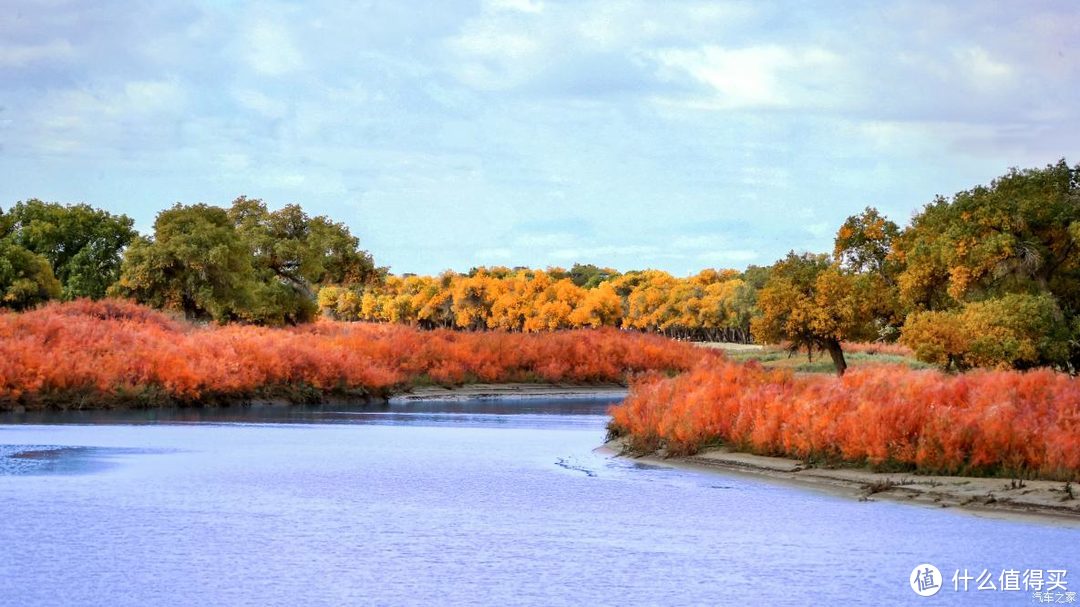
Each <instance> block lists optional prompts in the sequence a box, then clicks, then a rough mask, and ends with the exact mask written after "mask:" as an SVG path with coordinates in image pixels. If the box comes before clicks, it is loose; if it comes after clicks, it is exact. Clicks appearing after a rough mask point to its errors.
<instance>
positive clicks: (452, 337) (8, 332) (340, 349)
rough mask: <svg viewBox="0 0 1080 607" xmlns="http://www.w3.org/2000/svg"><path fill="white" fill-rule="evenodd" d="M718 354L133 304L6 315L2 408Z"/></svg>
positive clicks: (337, 388) (669, 363) (351, 391)
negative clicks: (280, 324) (186, 316)
mask: <svg viewBox="0 0 1080 607" xmlns="http://www.w3.org/2000/svg"><path fill="white" fill-rule="evenodd" d="M710 356H714V355H712V354H710V353H706V352H704V351H702V350H700V349H698V348H695V347H693V346H689V345H686V344H679V343H675V342H671V341H670V340H667V339H664V338H662V337H657V336H649V335H642V334H639V333H633V332H625V331H619V330H616V329H597V330H576V331H563V332H556V333H551V334H544V335H525V334H520V333H517V334H512V333H501V332H484V333H457V332H453V331H448V330H438V331H420V330H417V329H415V328H410V327H405V326H400V325H376V324H366V323H336V322H318V323H315V324H312V325H307V326H303V327H297V328H290V329H273V328H264V327H253V326H238V325H233V326H224V327H222V326H199V325H193V324H190V323H187V322H184V321H180V320H177V319H174V318H172V317H170V316H168V315H166V314H163V313H161V312H156V311H153V310H150V309H148V308H145V307H142V306H139V305H136V304H133V303H129V302H125V301H109V300H106V301H98V302H90V301H76V302H71V303H64V304H51V305H48V306H45V307H43V308H40V309H37V310H33V311H30V312H25V313H22V314H15V313H0V410H3V409H10V408H12V407H15V406H25V407H46V406H51V407H60V408H68V407H103V406H121V405H123V406H158V405H161V404H167V403H179V404H198V403H207V402H213V401H215V400H220V401H223V402H228V401H232V400H237V399H241V400H242V399H245V398H250V397H256V396H267V397H269V396H286V397H292V398H299V399H313V398H318V397H320V396H321V395H325V394H332V393H337V394H347V395H359V396H364V395H373V396H382V395H385V394H387V393H388V392H390V391H392V390H394V389H398V388H401V387H403V386H406V385H409V384H412V383H416V382H423V381H433V382H437V383H441V384H457V383H462V382H466V381H485V382H504V381H548V382H621V381H625V379H626V377H627V375H628V374H632V373H637V372H641V371H649V370H661V371H665V372H678V371H683V370H687V369H689V368H690V367H692V366H693V364H694V363H695V362H696V361H697V360H699V359H702V358H708V357H710Z"/></svg>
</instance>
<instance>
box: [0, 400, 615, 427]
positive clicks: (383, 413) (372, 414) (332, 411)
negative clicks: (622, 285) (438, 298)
mask: <svg viewBox="0 0 1080 607" xmlns="http://www.w3.org/2000/svg"><path fill="white" fill-rule="evenodd" d="M616 402H618V399H612V398H610V397H602V398H566V399H556V400H542V399H535V398H531V399H519V400H514V399H499V400H493V399H485V400H475V401H407V402H394V403H385V402H382V403H364V402H356V403H352V404H349V405H347V406H344V405H340V404H333V405H282V404H257V405H251V406H232V407H206V408H170V409H138V410H100V409H99V410H79V411H26V412H21V413H13V412H0V424H162V423H164V424H179V423H281V422H284V423H320V424H332V423H348V424H355V423H361V424H364V423H405V424H408V423H436V424H437V423H444V422H447V421H451V422H453V423H455V424H459V425H460V424H466V425H468V424H472V423H492V424H500V423H501V424H509V425H517V424H523V425H524V426H525V427H528V426H530V425H531V426H537V425H538V424H539V425H541V426H549V425H550V423H551V422H552V421H554V422H555V423H556V424H570V425H580V420H578V419H577V418H578V417H579V416H592V417H597V418H599V417H600V416H605V415H606V414H607V410H608V408H609V407H610V406H611V405H613V404H615V403H616ZM521 416H557V417H558V418H559V419H555V420H552V419H540V420H535V422H530V421H529V420H528V419H526V418H524V417H521ZM502 418H505V419H502ZM514 418H517V419H514ZM568 418H574V419H568ZM586 423H589V424H593V425H596V424H597V423H601V424H602V423H603V420H600V419H592V420H588V421H587V422H586Z"/></svg>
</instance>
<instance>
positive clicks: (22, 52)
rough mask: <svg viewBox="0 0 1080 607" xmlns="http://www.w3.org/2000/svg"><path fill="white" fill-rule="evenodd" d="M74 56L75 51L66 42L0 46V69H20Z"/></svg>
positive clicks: (55, 41)
mask: <svg viewBox="0 0 1080 607" xmlns="http://www.w3.org/2000/svg"><path fill="white" fill-rule="evenodd" d="M74 55H75V49H74V48H73V47H72V46H71V43H70V42H68V41H67V40H53V41H51V42H46V43H45V44H29V45H25V46H12V45H0V67H14V68H21V67H27V66H30V65H34V64H36V63H44V62H49V61H56V60H61V59H68V58H71V57H73V56H74Z"/></svg>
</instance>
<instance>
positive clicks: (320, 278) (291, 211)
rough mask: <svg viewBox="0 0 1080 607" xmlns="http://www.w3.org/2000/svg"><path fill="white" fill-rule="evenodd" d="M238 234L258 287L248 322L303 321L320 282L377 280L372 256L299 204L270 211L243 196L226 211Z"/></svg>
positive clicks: (340, 228) (312, 310)
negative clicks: (248, 257) (308, 212)
mask: <svg viewBox="0 0 1080 607" xmlns="http://www.w3.org/2000/svg"><path fill="white" fill-rule="evenodd" d="M228 216H229V219H230V220H231V221H232V223H233V225H234V226H235V228H236V231H237V234H238V235H239V236H240V238H241V239H242V240H243V241H244V243H245V244H246V245H247V246H248V247H249V248H250V250H251V254H252V267H253V269H254V271H255V276H256V282H257V286H256V287H255V289H254V292H253V295H254V299H253V305H252V309H251V314H252V320H255V321H257V322H263V323H267V324H283V323H297V322H307V321H309V320H311V319H312V318H313V317H314V315H315V313H316V311H317V309H318V308H317V305H316V302H315V297H316V293H317V291H318V289H319V287H320V286H325V285H330V284H335V285H360V284H365V283H370V282H375V281H378V280H379V279H380V278H381V274H380V271H379V270H377V269H376V268H375V266H374V263H373V261H372V258H371V255H369V254H368V253H367V252H366V251H363V250H361V249H360V248H359V241H358V240H357V239H356V237H354V236H353V235H352V234H351V233H350V232H349V229H348V228H347V227H346V226H345V225H344V224H341V223H334V222H333V221H331V220H329V219H327V218H326V217H322V216H319V217H309V216H308V215H307V214H306V213H305V212H304V211H303V209H301V208H300V207H299V206H298V205H294V204H291V205H286V206H284V207H282V208H281V209H279V210H277V211H269V210H268V209H267V207H266V205H265V204H264V203H263V202H262V201H261V200H258V199H253V198H247V197H246V196H241V197H239V198H237V199H236V200H235V201H233V204H232V206H231V207H230V208H229V211H228Z"/></svg>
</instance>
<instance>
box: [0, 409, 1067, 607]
mask: <svg viewBox="0 0 1080 607" xmlns="http://www.w3.org/2000/svg"><path fill="white" fill-rule="evenodd" d="M609 404H610V401H605V400H602V399H582V400H563V401H545V400H519V401H499V402H492V401H472V402H411V403H402V404H394V405H387V406H374V407H363V406H356V407H342V406H326V407H314V408H305V407H293V408H287V407H280V406H279V407H252V408H232V409H224V410H201V411H200V410H188V411H134V412H91V413H52V414H37V415H35V414H24V415H14V414H7V415H6V416H0V424H2V425H0V517H2V524H0V604H3V605H20V606H24V605H109V606H119V605H139V606H145V605H544V606H553V605H733V604H737V605H759V604H760V605H807V604H843V603H856V604H862V603H874V604H907V603H911V604H925V602H926V601H928V600H929V601H933V602H935V603H938V604H942V603H944V604H1002V605H1026V604H1034V603H1035V601H1034V599H1033V597H1032V593H1031V592H1028V591H1002V590H997V591H990V590H977V589H976V584H975V581H972V582H970V587H969V590H968V591H967V592H964V591H963V590H962V588H961V589H960V590H954V589H953V585H952V582H951V581H950V579H949V578H951V576H952V575H953V573H954V572H955V571H957V570H961V571H962V570H964V569H967V570H968V571H969V572H970V574H971V575H972V576H975V575H978V574H980V573H981V572H982V571H983V570H984V569H985V570H987V571H988V572H990V574H991V575H992V576H993V578H994V583H995V585H996V586H1000V585H1001V584H1000V579H999V574H1000V573H1001V572H1002V571H1005V570H1018V571H1020V572H1023V571H1025V570H1027V569H1038V570H1053V569H1065V570H1067V571H1068V573H1067V577H1066V581H1067V582H1068V583H1069V587H1068V590H1069V591H1075V590H1076V587H1077V586H1080V569H1078V568H1077V566H1078V565H1080V560H1078V550H1080V548H1078V547H1080V530H1078V529H1077V528H1075V527H1067V526H1062V525H1057V524H1050V523H1042V522H1031V521H1017V520H1000V519H991V518H983V517H979V516H975V515H972V514H968V513H964V512H959V511H954V510H942V509H934V508H929V507H924V506H912V505H906V504H898V503H892V502H887V501H883V502H858V501H856V500H853V499H850V498H846V497H839V496H834V495H830V494H828V493H825V492H819V491H814V490H807V489H802V488H793V487H789V486H786V485H781V484H775V483H772V482H768V481H765V480H760V479H757V478H753V477H747V476H740V475H727V474H721V473H713V472H700V471H694V470H686V469H679V468H672V467H666V466H655V465H644V464H642V463H640V462H635V461H633V460H629V459H624V458H617V457H611V456H610V455H609V454H605V453H600V452H596V451H595V449H596V447H597V446H598V445H600V444H601V442H602V441H603V437H604V424H605V423H606V420H607V418H606V416H605V411H606V408H607V406H608V405H609ZM920 563H931V564H934V565H936V566H937V567H938V568H939V569H940V571H941V572H943V574H944V577H945V578H946V579H945V580H942V581H943V582H944V583H943V586H944V587H943V589H942V590H941V591H940V592H939V593H938V594H937V595H936V596H935V597H932V598H930V599H925V598H922V597H919V596H917V595H916V594H915V593H914V592H913V591H912V589H911V588H910V587H909V585H908V577H909V574H910V573H911V571H912V569H913V567H915V565H918V564H920Z"/></svg>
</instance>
